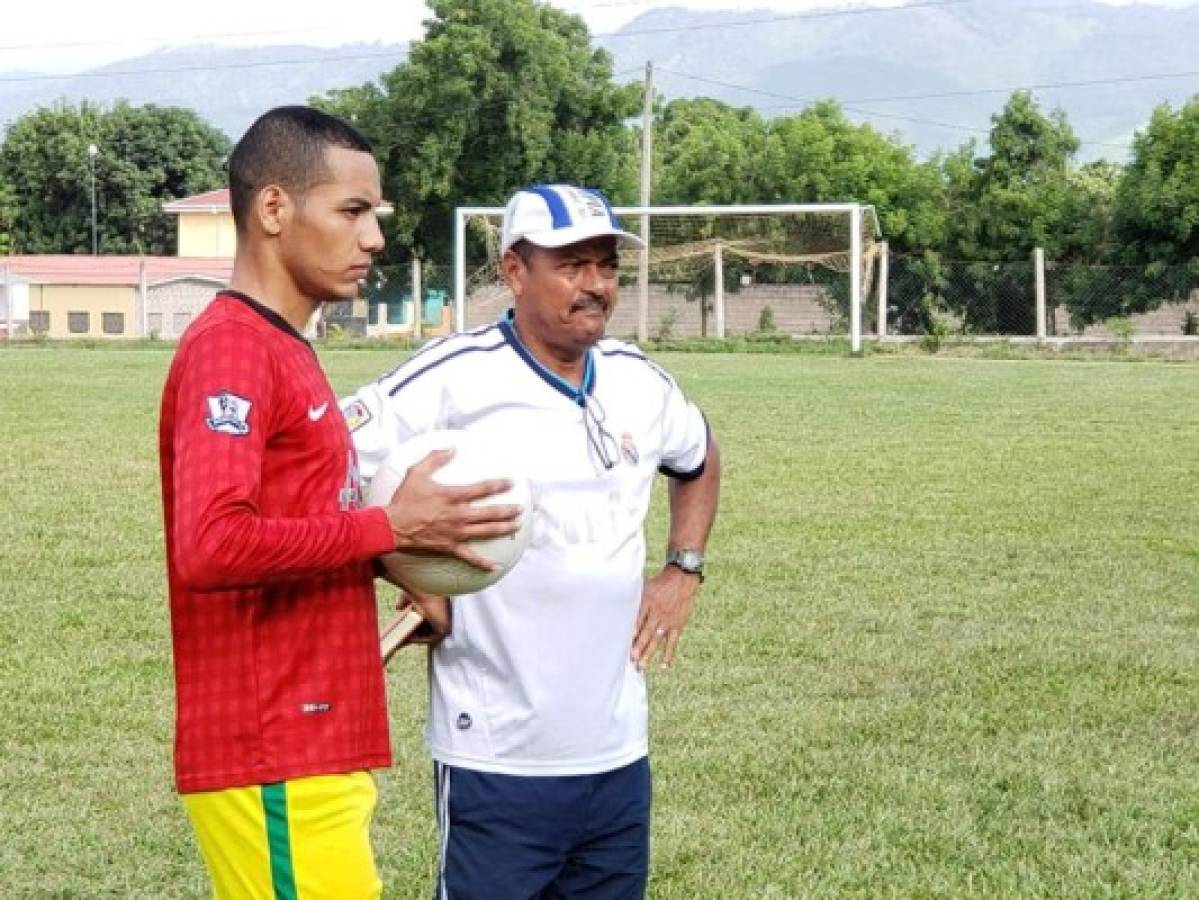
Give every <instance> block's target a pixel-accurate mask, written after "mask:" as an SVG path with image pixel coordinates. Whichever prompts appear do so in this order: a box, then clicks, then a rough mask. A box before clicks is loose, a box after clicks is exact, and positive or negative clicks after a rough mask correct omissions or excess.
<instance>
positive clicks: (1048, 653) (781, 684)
mask: <svg viewBox="0 0 1199 900" xmlns="http://www.w3.org/2000/svg"><path fill="white" fill-rule="evenodd" d="M169 358H170V354H169V351H168V350H154V349H142V350H130V351H128V352H105V351H82V350H76V349H65V348H54V347H51V348H46V349H28V350H7V351H0V385H2V387H0V390H2V395H0V396H2V399H0V429H2V434H3V442H2V444H0V446H2V448H3V456H2V458H0V498H2V499H0V554H2V556H0V610H2V611H3V616H2V617H0V648H3V649H2V652H0V895H2V896H4V897H79V898H91V897H137V898H171V897H202V896H205V891H206V888H205V881H204V877H203V872H202V869H201V865H200V862H199V860H198V857H197V854H196V852H195V849H194V847H193V845H192V842H191V835H190V831H189V827H188V825H187V822H186V820H185V818H184V815H183V812H182V809H181V807H180V805H179V804H178V801H177V799H176V797H175V796H174V794H173V792H172V786H171V769H170V735H171V716H172V694H171V674H170V657H169V653H170V650H169V643H168V626H167V608H166V599H165V585H164V574H163V563H162V535H161V521H160V516H161V513H160V505H159V495H158V481H157V467H156V457H155V449H156V447H155V440H156V438H155V429H156V418H157V403H158V396H159V391H160V388H161V383H162V379H163V376H164V374H165V372H166V367H167V364H168V361H169ZM659 359H660V361H661V362H663V363H664V364H665V365H666V366H667V367H669V368H670V369H672V370H673V371H674V372H675V373H676V374H677V375H678V376H679V378H680V380H681V381H682V383H683V384H684V386H685V387H686V388H687V389H688V391H689V392H690V393H691V394H692V396H693V397H694V398H695V399H696V400H698V401H699V402H700V403H701V405H702V406H703V407H704V408H705V410H706V411H707V412H708V415H709V418H710V420H711V422H712V425H713V427H714V429H715V431H716V433H717V434H718V436H719V438H720V441H721V446H722V448H723V451H724V458H725V461H726V462H725V471H726V477H725V487H724V493H723V502H722V513H721V517H720V519H719V522H718V525H717V530H716V533H715V535H714V537H713V540H712V543H711V546H710V570H711V575H710V577H709V579H708V582H707V584H706V585H705V588H704V592H703V595H702V599H701V607H700V609H699V611H698V613H697V615H696V618H695V619H694V620H693V623H692V625H691V628H690V629H689V631H688V632H687V634H686V635H685V638H684V644H683V650H682V659H681V661H680V663H679V664H678V665H677V666H676V668H675V669H674V670H673V671H671V672H668V673H662V672H657V671H655V672H653V674H652V679H651V680H652V686H651V691H652V718H653V726H652V727H653V747H654V756H653V759H654V764H655V798H656V808H655V810H656V812H655V824H654V834H655V842H654V857H653V873H652V880H651V888H650V894H651V896H652V897H654V898H680V900H681V898H688V900H690V898H713V900H725V898H734V900H736V898H784V897H787V898H790V897H871V898H873V897H1055V898H1056V897H1163V898H1164V897H1171V898H1174V897H1193V896H1199V365H1197V364H1194V363H1181V364H1178V363H1175V364H1167V363H1157V362H1139V363H1128V362H1110V361H1109V362H1066V361H1052V360H1026V361H1019V362H1003V361H988V360H980V359H968V360H961V359H959V360H943V359H931V358H919V357H901V358H886V357H880V356H875V357H868V358H865V359H848V358H839V357H823V356H803V355H789V356H770V355H754V356H747V355H740V356H738V355H706V354H677V355H672V354H663V355H661V356H660V357H659ZM323 360H324V363H325V365H326V367H327V369H328V371H329V373H330V377H331V380H332V381H333V383H334V385H335V387H336V388H338V389H339V390H341V391H346V390H349V389H350V388H352V387H353V386H355V385H356V384H358V383H360V382H363V381H366V380H369V379H370V378H373V377H374V376H376V375H377V374H379V373H380V372H381V371H383V370H384V369H386V368H389V367H390V366H391V365H393V364H394V363H395V361H396V358H395V354H394V353H388V352H383V351H354V352H351V351H326V352H324V353H323ZM660 500H661V497H660V496H659V502H658V503H657V504H656V507H655V516H654V519H653V522H652V524H651V530H652V537H651V544H650V546H651V547H652V548H654V551H652V552H653V553H655V555H656V552H657V548H659V547H661V546H662V541H663V538H662V534H663V517H662V504H661V502H660ZM390 689H391V702H392V709H393V722H394V737H395V746H396V752H397V758H398V761H399V762H398V765H397V767H396V768H395V769H394V770H392V771H389V772H386V773H382V774H381V777H380V805H379V809H378V812H377V816H376V823H375V843H376V849H377V853H378V859H379V863H380V867H381V869H382V872H383V876H384V879H385V882H386V885H387V896H388V897H402V898H417V897H420V898H424V897H427V896H429V893H430V886H431V883H432V871H433V866H434V854H435V848H434V839H433V838H434V833H433V821H432V820H433V806H432V797H431V788H430V777H429V772H430V766H429V763H428V761H427V758H426V756H425V754H424V751H423V749H422V746H421V741H420V737H419V723H420V721H421V718H422V715H423V703H424V697H425V691H424V685H423V660H422V658H421V656H420V654H419V652H417V651H407V652H406V655H405V656H403V658H402V659H401V660H400V661H399V664H398V665H396V666H394V668H393V669H392V670H391V675H390Z"/></svg>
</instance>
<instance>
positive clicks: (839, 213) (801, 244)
mask: <svg viewBox="0 0 1199 900" xmlns="http://www.w3.org/2000/svg"><path fill="white" fill-rule="evenodd" d="M616 213H617V215H619V216H620V218H621V222H622V224H623V226H624V228H625V229H626V230H628V231H631V232H633V233H635V234H641V235H642V236H643V237H645V236H646V230H647V229H648V241H647V243H648V250H647V251H646V252H645V253H644V254H642V253H639V252H637V251H626V252H624V253H622V254H621V273H620V285H621V288H620V302H619V304H618V306H617V308H616V311H615V312H614V314H613V317H612V321H611V323H610V324H609V327H608V333H609V334H610V335H612V336H615V337H629V338H638V339H644V338H657V339H670V338H691V337H726V336H733V335H743V334H750V333H755V332H774V333H777V334H780V335H787V336H792V337H808V336H819V337H827V336H845V337H849V338H851V341H852V343H853V346H854V348H855V349H857V347H858V346H859V342H860V337H861V333H862V331H863V329H872V327H873V325H872V322H873V316H874V315H876V314H877V313H876V312H874V304H870V303H867V302H866V299H867V298H868V297H870V296H871V295H872V293H873V291H874V290H875V288H876V281H877V278H876V272H877V259H878V250H879V248H880V242H879V241H880V233H879V228H878V221H877V218H876V217H875V213H874V209H873V207H870V206H859V205H856V204H789V205H777V206H691V207H678V206H664V207H619V208H617V209H616ZM502 220H503V210H502V209H499V208H482V207H463V208H459V209H458V210H457V220H456V225H457V228H456V248H455V271H454V302H455V308H456V317H455V325H456V327H457V328H458V329H459V330H464V329H468V328H473V327H476V326H478V325H483V324H487V323H489V322H493V321H495V320H496V319H497V318H498V317H499V316H500V315H501V314H502V312H503V311H504V309H506V308H507V307H508V306H510V305H511V304H512V295H511V293H510V292H509V291H508V289H507V287H506V286H505V284H504V281H503V278H502V276H501V274H500V268H499V262H500V253H499V245H500V229H501V223H502Z"/></svg>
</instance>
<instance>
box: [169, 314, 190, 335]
mask: <svg viewBox="0 0 1199 900" xmlns="http://www.w3.org/2000/svg"><path fill="white" fill-rule="evenodd" d="M191 320H192V314H191V313H187V312H177V313H175V314H174V315H172V316H171V333H172V334H175V335H180V334H183V331H184V329H186V328H187V323H188V322H190V321H191Z"/></svg>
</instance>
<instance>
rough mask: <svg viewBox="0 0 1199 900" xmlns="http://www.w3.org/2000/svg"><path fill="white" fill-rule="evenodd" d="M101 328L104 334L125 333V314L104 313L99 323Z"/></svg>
mask: <svg viewBox="0 0 1199 900" xmlns="http://www.w3.org/2000/svg"><path fill="white" fill-rule="evenodd" d="M101 326H102V327H103V328H104V333H105V334H124V333H125V314H124V313H104V317H103V319H102V321H101Z"/></svg>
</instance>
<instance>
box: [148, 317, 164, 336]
mask: <svg viewBox="0 0 1199 900" xmlns="http://www.w3.org/2000/svg"><path fill="white" fill-rule="evenodd" d="M146 329H147V330H148V331H149V332H150V334H158V335H161V334H162V313H149V314H148V315H147V316H146Z"/></svg>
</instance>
